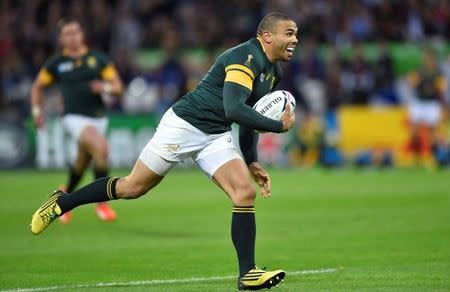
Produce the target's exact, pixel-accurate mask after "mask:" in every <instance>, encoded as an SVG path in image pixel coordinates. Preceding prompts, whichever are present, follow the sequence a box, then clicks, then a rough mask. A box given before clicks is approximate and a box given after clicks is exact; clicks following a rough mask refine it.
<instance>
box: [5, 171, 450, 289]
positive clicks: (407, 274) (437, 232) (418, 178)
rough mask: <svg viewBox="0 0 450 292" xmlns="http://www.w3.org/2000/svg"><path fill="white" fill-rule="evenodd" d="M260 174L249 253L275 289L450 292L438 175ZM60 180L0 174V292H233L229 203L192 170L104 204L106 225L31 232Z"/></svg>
mask: <svg viewBox="0 0 450 292" xmlns="http://www.w3.org/2000/svg"><path fill="white" fill-rule="evenodd" d="M270 173H271V177H272V183H273V196H272V198H271V199H263V198H261V197H258V199H257V203H256V218H257V246H256V257H257V263H258V265H259V266H261V267H262V266H267V267H268V268H269V269H278V268H282V269H285V270H286V271H288V273H287V276H286V280H285V281H284V282H283V283H282V285H280V288H279V289H278V290H277V291H450V172H449V171H448V170H447V171H442V172H439V171H436V172H430V171H425V170H420V169H414V170H388V171H376V170H364V171H360V170H354V169H345V170H338V171H326V170H321V169H311V170H276V169H272V170H270ZM113 174H114V175H123V174H125V172H118V171H116V172H113ZM89 179H90V173H89V174H88V175H86V178H85V179H84V181H83V183H87V182H88V181H89ZM64 181H65V173H64V172H46V171H43V172H42V171H40V172H38V171H33V170H28V171H12V172H9V171H8V172H7V171H3V172H0V187H1V191H0V192H1V197H0V199H1V204H0V224H1V227H2V230H1V232H0V290H1V291H4V290H13V289H17V288H30V289H29V290H25V291H44V290H45V289H50V288H49V287H54V288H53V289H54V290H55V291H59V290H61V291H124V290H125V291H235V290H236V279H235V278H234V277H233V278H231V276H233V275H235V274H236V272H237V262H236V257H235V252H234V249H233V246H232V243H231V239H230V220H231V208H232V206H231V204H230V202H229V200H228V199H227V197H226V196H225V195H224V194H223V193H222V191H221V190H219V189H218V188H217V187H216V186H215V185H214V184H213V183H211V182H210V181H209V179H208V178H207V177H206V176H204V175H203V174H202V173H201V172H199V171H197V170H195V171H192V170H183V169H182V170H175V171H173V172H171V173H170V174H169V175H168V176H167V178H166V179H165V180H164V181H163V182H162V183H161V184H160V185H159V186H158V187H157V188H156V189H154V190H152V191H150V192H149V193H148V194H147V195H146V196H145V197H143V198H141V199H138V200H134V201H116V202H113V203H112V204H113V206H114V207H115V209H116V211H117V212H118V220H117V221H116V222H113V223H104V222H101V221H99V220H98V219H97V218H96V216H95V213H94V207H93V205H89V206H82V207H80V208H78V209H76V210H75V211H74V216H73V219H72V222H71V223H70V224H69V225H61V224H59V223H58V222H55V223H54V224H52V225H51V226H50V227H49V228H48V229H47V230H46V231H45V232H44V233H42V234H41V235H39V236H33V235H32V234H31V232H30V230H29V223H30V219H31V215H32V213H33V212H34V211H35V209H36V208H37V207H38V206H39V205H40V204H42V203H43V201H44V200H45V198H46V197H47V196H48V195H49V194H50V192H51V191H52V190H53V189H54V188H55V187H56V186H57V185H59V184H60V183H61V182H64ZM321 269H332V270H321ZM317 270H318V271H317ZM321 271H322V272H321ZM327 271H328V272H327ZM289 272H294V273H291V274H289ZM227 276H229V277H228V278H227ZM210 277H217V278H212V279H208V278H210ZM204 278H206V279H204ZM173 279H177V280H176V281H173V282H170V280H173ZM192 279H193V280H192ZM154 280H163V281H160V282H158V281H154ZM136 281H143V282H136ZM98 283H106V285H110V286H103V287H98ZM96 285H97V286H96ZM37 288H44V290H39V289H37Z"/></svg>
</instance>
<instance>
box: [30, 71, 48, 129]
mask: <svg viewBox="0 0 450 292" xmlns="http://www.w3.org/2000/svg"><path fill="white" fill-rule="evenodd" d="M53 81H54V76H53V75H52V74H51V73H50V72H49V71H48V70H47V69H46V68H42V69H41V70H40V71H39V74H38V75H37V77H36V79H35V80H34V82H33V85H32V86H31V114H32V116H33V120H34V124H35V125H36V127H37V128H41V127H42V126H43V125H44V117H43V114H42V103H43V91H44V88H45V87H47V86H49V85H50V84H52V83H53Z"/></svg>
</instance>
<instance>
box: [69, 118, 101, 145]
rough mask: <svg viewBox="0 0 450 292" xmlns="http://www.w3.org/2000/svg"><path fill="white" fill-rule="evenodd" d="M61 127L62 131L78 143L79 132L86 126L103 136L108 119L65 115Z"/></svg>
mask: <svg viewBox="0 0 450 292" xmlns="http://www.w3.org/2000/svg"><path fill="white" fill-rule="evenodd" d="M62 125H63V127H64V130H65V131H66V132H67V133H68V134H69V135H70V136H71V137H72V138H74V139H75V140H76V141H78V139H79V138H80V135H81V132H82V131H83V130H84V128H86V127H87V126H92V127H94V128H96V129H97V131H99V133H101V134H102V135H105V134H106V130H107V128H108V119H107V118H106V117H102V118H91V117H87V116H83V115H77V114H67V115H64V117H63V118H62Z"/></svg>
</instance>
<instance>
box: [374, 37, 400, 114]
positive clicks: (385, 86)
mask: <svg viewBox="0 0 450 292" xmlns="http://www.w3.org/2000/svg"><path fill="white" fill-rule="evenodd" d="M373 71H374V75H375V90H374V97H373V99H372V101H371V102H372V103H375V104H384V105H395V104H398V103H399V100H398V97H397V94H396V92H395V89H394V80H395V75H394V62H393V60H392V57H391V55H390V53H389V48H388V44H387V43H386V42H383V43H381V45H380V48H379V55H378V58H377V59H376V61H375V64H374V68H373Z"/></svg>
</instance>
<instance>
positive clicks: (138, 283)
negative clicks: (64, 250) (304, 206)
mask: <svg viewBox="0 0 450 292" xmlns="http://www.w3.org/2000/svg"><path fill="white" fill-rule="evenodd" d="M337 271H338V269H336V268H328V269H318V270H303V271H292V272H286V274H287V275H288V276H295V275H314V274H324V273H333V272H337ZM235 278H236V276H215V277H200V278H185V279H168V280H143V281H130V282H100V283H97V284H74V285H61V286H50V287H39V288H16V289H10V290H1V291H0V292H35V291H49V290H62V289H77V288H102V287H130V286H134V287H136V286H152V285H164V284H189V283H199V282H213V281H221V280H229V279H235Z"/></svg>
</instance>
